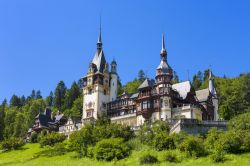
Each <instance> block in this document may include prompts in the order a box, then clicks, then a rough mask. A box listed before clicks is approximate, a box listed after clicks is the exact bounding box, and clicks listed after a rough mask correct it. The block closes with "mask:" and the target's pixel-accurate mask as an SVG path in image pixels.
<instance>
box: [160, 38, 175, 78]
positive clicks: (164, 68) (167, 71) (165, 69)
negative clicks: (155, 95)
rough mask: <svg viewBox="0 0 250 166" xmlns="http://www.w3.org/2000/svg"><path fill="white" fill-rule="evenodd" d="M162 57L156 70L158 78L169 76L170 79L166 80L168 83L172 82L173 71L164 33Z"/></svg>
mask: <svg viewBox="0 0 250 166" xmlns="http://www.w3.org/2000/svg"><path fill="white" fill-rule="evenodd" d="M160 55H161V62H160V64H159V66H158V67H157V69H156V76H160V75H167V77H168V78H166V79H165V80H166V81H167V82H171V80H172V78H173V70H172V68H171V67H170V65H169V64H168V62H167V51H166V48H165V39H164V33H162V48H161V54H160ZM160 80H161V78H160Z"/></svg>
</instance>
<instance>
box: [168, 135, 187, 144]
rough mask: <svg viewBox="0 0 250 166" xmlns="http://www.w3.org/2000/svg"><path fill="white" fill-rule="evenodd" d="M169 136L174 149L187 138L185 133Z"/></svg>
mask: <svg viewBox="0 0 250 166" xmlns="http://www.w3.org/2000/svg"><path fill="white" fill-rule="evenodd" d="M170 136H171V138H173V140H174V145H175V147H178V146H179V145H180V144H181V143H182V142H183V141H184V140H185V139H186V138H187V137H188V134H187V133H185V132H180V133H173V134H170Z"/></svg>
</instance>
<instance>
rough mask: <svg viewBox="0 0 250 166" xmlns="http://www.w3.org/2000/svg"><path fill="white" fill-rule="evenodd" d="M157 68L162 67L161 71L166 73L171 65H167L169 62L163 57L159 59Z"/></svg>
mask: <svg viewBox="0 0 250 166" xmlns="http://www.w3.org/2000/svg"><path fill="white" fill-rule="evenodd" d="M157 69H162V72H163V73H168V72H169V69H171V67H170V66H169V64H168V63H167V61H166V60H165V59H161V62H160V64H159V66H158V67H157Z"/></svg>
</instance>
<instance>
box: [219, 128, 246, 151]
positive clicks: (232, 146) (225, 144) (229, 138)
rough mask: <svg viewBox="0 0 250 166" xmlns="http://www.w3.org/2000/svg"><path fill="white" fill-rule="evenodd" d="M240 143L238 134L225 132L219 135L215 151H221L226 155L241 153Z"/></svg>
mask: <svg viewBox="0 0 250 166" xmlns="http://www.w3.org/2000/svg"><path fill="white" fill-rule="evenodd" d="M241 145H242V141H241V138H240V134H239V132H235V131H227V132H224V133H223V134H221V135H220V137H219V139H218V140H217V141H216V142H215V149H216V150H222V151H225V152H227V153H239V152H241V149H240V148H241Z"/></svg>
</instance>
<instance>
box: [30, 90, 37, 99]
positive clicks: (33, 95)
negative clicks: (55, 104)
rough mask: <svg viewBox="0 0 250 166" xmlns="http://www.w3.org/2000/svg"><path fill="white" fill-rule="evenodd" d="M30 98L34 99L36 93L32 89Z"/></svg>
mask: <svg viewBox="0 0 250 166" xmlns="http://www.w3.org/2000/svg"><path fill="white" fill-rule="evenodd" d="M30 97H31V99H35V98H36V91H35V90H34V89H33V90H32V91H31V95H30Z"/></svg>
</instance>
